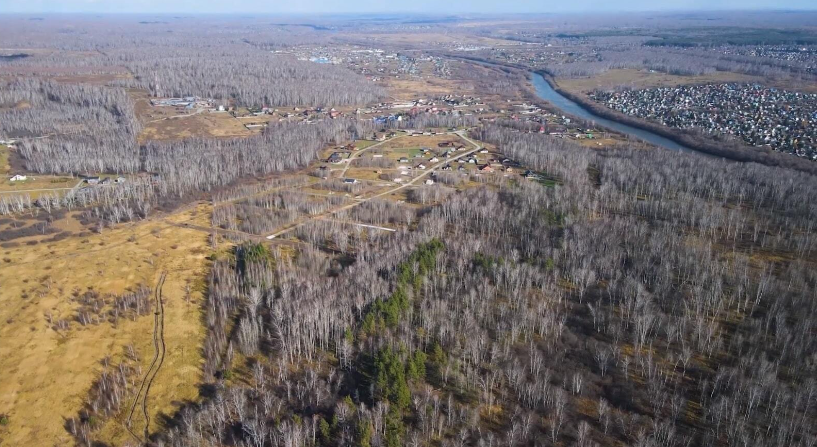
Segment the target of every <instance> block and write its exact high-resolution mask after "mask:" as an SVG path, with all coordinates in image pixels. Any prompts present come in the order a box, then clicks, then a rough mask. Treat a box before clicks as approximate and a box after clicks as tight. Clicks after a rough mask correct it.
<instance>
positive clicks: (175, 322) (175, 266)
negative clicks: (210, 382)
mask: <svg viewBox="0 0 817 447" xmlns="http://www.w3.org/2000/svg"><path fill="white" fill-rule="evenodd" d="M203 215H205V216H206V215H209V213H208V210H207V209H199V208H193V209H191V210H188V211H185V212H183V213H181V214H179V215H174V216H171V217H169V218H166V219H165V220H161V219H159V218H154V219H151V220H147V221H144V222H139V223H136V224H127V225H122V226H119V227H116V228H114V229H111V230H106V231H104V232H103V233H101V234H93V235H87V236H73V237H70V238H67V239H64V240H61V241H58V242H54V243H40V244H36V245H20V246H16V247H13V248H4V249H0V254H2V261H1V262H2V268H0V284H2V288H0V321H2V322H3V324H2V326H0V339H2V340H3V343H2V344H0V370H1V371H3V380H2V381H0V414H6V415H7V416H8V424H7V425H6V426H4V427H0V444H3V445H10V446H11V445H14V446H17V445H72V444H73V441H72V440H71V438H70V436H69V434H68V433H67V432H66V430H65V428H64V427H63V424H64V422H65V420H66V419H67V418H70V417H73V416H75V415H76V414H77V412H78V411H79V410H80V409H81V408H82V406H83V402H84V400H85V399H86V396H87V394H88V391H89V389H90V387H91V385H92V383H93V382H94V380H95V379H96V378H97V376H98V374H99V372H100V370H101V369H102V366H101V361H102V359H103V358H105V357H106V356H110V357H111V359H112V363H113V364H116V362H117V361H118V359H120V358H121V357H122V356H123V352H124V349H125V347H126V346H128V345H133V347H134V348H135V349H136V352H137V353H138V355H139V361H140V363H141V364H142V370H143V371H147V367H148V364H149V362H150V361H151V358H152V355H153V347H152V330H153V318H152V315H148V316H142V317H138V318H136V319H135V321H131V320H128V319H120V320H119V321H118V323H117V324H116V325H115V326H114V325H113V324H112V323H109V322H103V323H101V324H88V325H86V326H83V325H81V324H80V323H79V322H78V321H77V320H76V313H77V308H78V305H77V304H76V303H75V302H74V301H73V300H72V295H73V294H74V293H75V292H79V293H82V292H85V291H87V290H90V289H93V290H95V291H97V292H99V293H101V294H103V295H104V294H122V293H123V292H125V291H126V290H128V289H135V288H136V287H137V286H139V285H140V284H144V285H146V286H148V287H151V288H153V287H154V286H155V284H156V281H157V279H158V277H159V275H160V273H161V272H162V271H166V272H167V282H166V283H165V285H164V288H163V292H164V293H163V296H164V302H165V321H166V325H165V340H166V343H167V353H166V358H165V361H164V364H163V366H162V369H161V370H160V371H159V373H158V375H157V377H156V380H155V382H154V385H153V388H152V389H151V397H150V399H149V401H148V407H149V412H150V413H151V415H152V418H151V422H152V424H151V431H153V430H155V429H156V428H158V425H157V424H158V423H160V422H161V420H162V418H161V417H159V415H161V414H172V412H173V410H174V409H175V408H177V406H178V405H179V404H180V403H181V402H184V401H186V400H192V399H195V398H196V396H197V392H198V390H197V385H198V383H199V380H200V379H199V374H200V372H199V371H200V361H201V358H200V352H199V349H200V346H201V340H202V337H203V335H204V329H203V327H202V326H201V312H200V309H201V304H202V303H201V300H202V296H203V295H202V292H203V289H204V284H205V281H206V274H207V264H208V261H207V256H208V254H209V252H210V250H209V248H208V245H207V234H206V233H204V232H201V231H197V230H193V229H185V228H179V227H177V226H174V225H172V223H173V221H174V220H196V219H199V218H200V217H201V216H203ZM188 285H189V286H190V294H189V298H188V294H187V286H188ZM49 316H50V317H51V321H58V320H59V319H66V320H68V321H70V326H69V327H68V328H67V329H65V330H55V329H54V328H53V326H52V324H51V323H49ZM140 380H141V379H140ZM128 399H129V400H128V403H127V404H126V405H129V404H130V401H131V400H132V396H130V397H129V398H128ZM124 420H125V417H124V415H119V416H117V417H115V418H113V419H112V420H109V421H107V422H106V424H105V425H104V426H103V427H102V428H101V430H100V438H101V439H103V440H105V441H106V442H109V443H111V445H122V444H123V443H125V441H126V440H127V439H129V437H130V435H129V434H128V433H127V432H126V431H125V429H124V427H123V425H122V422H123V421H124ZM133 425H134V431H135V432H137V433H142V432H143V429H144V421H143V420H142V419H141V418H140V417H137V415H135V416H134V420H133Z"/></svg>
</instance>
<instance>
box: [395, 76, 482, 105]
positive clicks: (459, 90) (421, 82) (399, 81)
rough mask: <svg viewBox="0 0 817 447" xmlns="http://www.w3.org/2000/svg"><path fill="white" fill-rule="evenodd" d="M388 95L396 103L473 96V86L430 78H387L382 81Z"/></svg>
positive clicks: (466, 83)
mask: <svg viewBox="0 0 817 447" xmlns="http://www.w3.org/2000/svg"><path fill="white" fill-rule="evenodd" d="M382 85H383V86H384V87H386V88H387V89H388V91H389V95H390V96H391V97H392V98H394V99H395V100H397V101H409V100H412V99H417V98H428V97H435V96H441V95H448V94H451V93H456V94H459V95H470V94H474V86H473V85H471V84H470V83H468V82H457V81H454V80H451V79H441V78H435V77H430V76H424V77H419V76H407V75H406V76H403V77H400V78H393V77H389V78H386V79H384V80H383V81H382Z"/></svg>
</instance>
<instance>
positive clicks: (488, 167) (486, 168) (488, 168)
mask: <svg viewBox="0 0 817 447" xmlns="http://www.w3.org/2000/svg"><path fill="white" fill-rule="evenodd" d="M479 170H480V171H481V172H494V168H492V167H491V165H484V166H481V167H480V168H479Z"/></svg>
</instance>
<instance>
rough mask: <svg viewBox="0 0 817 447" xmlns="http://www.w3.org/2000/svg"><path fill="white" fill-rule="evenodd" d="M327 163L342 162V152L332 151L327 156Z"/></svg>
mask: <svg viewBox="0 0 817 447" xmlns="http://www.w3.org/2000/svg"><path fill="white" fill-rule="evenodd" d="M326 161H327V162H328V163H334V164H340V163H342V162H343V154H341V153H340V152H333V153H332V155H330V156H329V158H327V159H326Z"/></svg>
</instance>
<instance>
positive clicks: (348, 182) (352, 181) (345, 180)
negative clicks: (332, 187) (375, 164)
mask: <svg viewBox="0 0 817 447" xmlns="http://www.w3.org/2000/svg"><path fill="white" fill-rule="evenodd" d="M343 183H346V184H349V185H354V184H356V183H357V179H356V178H345V179H343Z"/></svg>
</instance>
